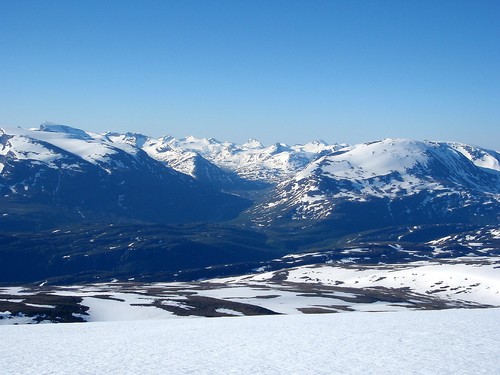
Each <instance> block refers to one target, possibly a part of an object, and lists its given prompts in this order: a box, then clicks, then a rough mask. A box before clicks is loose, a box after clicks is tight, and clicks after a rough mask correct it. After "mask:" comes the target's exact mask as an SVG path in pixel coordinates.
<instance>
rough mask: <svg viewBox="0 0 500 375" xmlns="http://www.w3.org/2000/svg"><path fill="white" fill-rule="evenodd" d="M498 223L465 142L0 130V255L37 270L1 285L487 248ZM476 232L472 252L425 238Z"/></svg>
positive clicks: (488, 178) (499, 167)
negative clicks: (324, 256) (308, 257)
mask: <svg viewBox="0 0 500 375" xmlns="http://www.w3.org/2000/svg"><path fill="white" fill-rule="evenodd" d="M216 222H218V224H216ZM103 224H105V226H103ZM166 224H168V225H177V226H178V227H165V226H164V225H166ZM499 224H500V154H499V153H498V152H496V151H492V150H487V149H483V148H480V147H475V146H471V145H465V144H459V143H451V142H432V141H413V140H405V139H384V140H379V141H374V142H369V143H363V144H357V145H351V146H348V145H341V144H331V145H330V144H327V143H325V142H323V141H314V142H311V143H307V144H302V145H286V144H282V143H276V144H274V145H271V146H264V145H262V144H261V143H260V142H258V141H256V140H250V141H248V142H246V143H244V144H235V143H231V142H220V141H217V140H215V139H206V138H203V139H199V138H194V137H186V138H174V137H172V136H165V137H161V138H158V139H156V138H152V137H148V136H145V135H141V134H137V133H126V134H119V133H111V132H107V133H99V134H98V133H93V132H88V131H84V130H81V129H75V128H73V127H70V126H67V125H57V124H48V123H46V124H42V125H41V126H40V127H39V128H38V129H21V128H2V129H0V228H1V230H2V231H1V232H0V257H1V256H5V257H7V258H8V259H9V262H10V263H5V264H13V263H12V262H14V263H15V264H17V265H18V266H19V267H22V264H23V262H25V259H29V263H30V264H31V265H32V266H33V269H37V270H38V271H37V272H38V273H33V272H32V273H27V274H24V273H22V272H21V273H20V272H19V271H18V270H17V268H15V267H11V266H8V267H7V268H5V269H4V270H3V272H4V275H9V277H8V278H9V280H12V281H14V280H16V281H21V280H25V281H27V280H30V281H32V280H36V279H37V278H38V277H40V278H42V277H46V278H50V277H57V278H64V280H67V276H68V275H70V276H71V275H73V274H72V272H84V273H85V274H87V273H89V272H90V274H92V275H93V276H92V277H94V276H96V274H97V273H100V274H102V276H103V277H104V275H106V277H108V276H109V275H112V274H113V272H115V273H116V272H120V274H123V275H127V277H130V275H133V274H134V272H145V273H148V272H149V273H151V272H153V273H154V272H160V271H162V272H163V271H165V270H168V272H170V273H169V274H168V275H166V274H165V273H163V274H162V275H163V276H162V277H167V278H169V279H175V278H176V277H177V276H175V274H176V272H177V273H178V272H181V271H182V272H185V271H186V272H187V271H189V272H188V274H190V275H192V276H191V277H193V278H194V277H203V276H200V275H203V274H204V273H205V274H206V273H207V271H206V270H205V271H199V270H204V268H203V267H212V266H215V265H223V264H225V263H230V264H233V265H234V264H240V266H234V267H236V268H234V267H233V265H231V267H229V269H231V270H234V269H237V268H238V267H240V269H246V270H247V269H248V267H250V266H249V265H250V264H253V263H255V262H258V261H263V260H266V259H267V260H270V259H273V258H274V257H276V256H282V255H284V254H287V253H291V252H299V251H318V250H320V251H330V253H329V254H330V255H331V257H330V258H329V259H339V256H340V255H342V254H343V252H345V251H347V252H349V251H351V250H350V249H352V248H356V246H358V248H359V249H361V248H362V249H367V250H366V251H365V250H363V251H364V252H365V253H366V252H371V253H373V254H377V255H376V256H374V257H372V256H368V258H367V257H366V256H365V255H362V256H361V255H360V256H359V257H357V258H356V259H358V260H357V261H359V262H361V261H362V260H363V259H364V258H367V259H379V260H380V259H382V258H381V257H382V256H387V257H390V258H391V259H392V260H394V261H399V260H402V259H407V260H408V259H413V258H414V257H425V258H426V259H432V258H434V257H446V256H463V255H467V254H469V253H474V254H476V255H477V256H480V255H481V256H485V255H486V256H487V255H490V254H493V253H494V251H495V249H494V248H491V246H490V245H488V244H496V243H497V239H496V237H494V235H493V234H492V233H496V232H495V231H496V230H497V229H498V226H499ZM179 225H183V226H179ZM75 226H76V228H80V229H75ZM111 226H113V229H112V230H111V229H109V230H104V229H102V228H111ZM85 228H89V229H85ZM95 228H99V229H95ZM485 228H486V229H485ZM35 230H39V232H34V231H35ZM19 233H24V234H23V235H22V236H21V235H19ZM56 233H57V234H56ZM91 233H94V234H91ZM474 233H481V236H482V237H481V238H482V240H481V246H475V247H469V246H468V245H467V246H465V245H462V242H460V241H458V240H456V241H455V240H453V241H451V240H450V241H448V240H447V241H445V242H446V246H441V245H443V244H438V243H435V244H431V243H430V241H438V240H440V239H442V238H446V237H448V238H449V239H453V238H458V239H462V238H468V237H470V236H475V234H474ZM60 234H64V235H60ZM82 236H83V237H82ZM89 236H90V237H89ZM84 237H85V238H86V239H85V238H84ZM87 237H88V238H87ZM2 241H3V242H2ZM40 241H41V242H42V243H43V244H44V245H42V246H41V247H40V246H38V243H39V242H40ZM89 241H90V242H89ZM443 241H444V240H443ZM469 242H470V241H469ZM68 244H71V248H69V247H68ZM44 246H46V247H50V249H51V250H50V252H46V251H45V250H44V249H45V247H44ZM495 246H496V245H495ZM444 247H446V249H445V250H442V251H441V250H440V251H438V250H436V249H437V248H444ZM410 248H411V249H413V253H411V252H410V250H409V249H410ZM19 249H22V251H19ZM391 249H392V250H391ZM394 249H396V251H393V250H394ZM397 249H400V250H397ZM405 249H406V250H408V252H405V251H406V250H405ZM403 250H405V251H403ZM492 251H493V253H492ZM139 253H140V254H141V255H140V256H139V255H138V254H139ZM2 254H3V255H2ZM182 254H184V255H185V254H190V256H189V257H185V256H183V255H182ZM360 254H361V253H360ZM373 254H371V255H373ZM412 254H413V255H412ZM450 254H451V255H450ZM330 255H329V256H330ZM358 255H359V254H358ZM47 257H48V258H47ZM61 257H63V258H61ZM7 258H6V259H7ZM47 259H49V260H48V263H47ZM61 259H64V260H61ZM74 260H75V261H74ZM76 260H79V261H76ZM225 260H228V262H225ZM243 263H244V264H245V265H241V264H243ZM16 267H17V266H16ZM40 267H41V268H40ZM162 267H163V268H162ZM23 272H24V271H23ZM228 272H229V271H227V272H226V271H223V272H221V273H220V274H221V275H224V274H228ZM19 275H24V276H23V277H20V276H19ZM215 276H217V274H216V275H215ZM71 277H73V276H71ZM71 277H70V278H71ZM186 278H187V277H186ZM0 281H1V280H0Z"/></svg>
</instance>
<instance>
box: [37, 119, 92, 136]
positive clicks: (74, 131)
mask: <svg viewBox="0 0 500 375" xmlns="http://www.w3.org/2000/svg"><path fill="white" fill-rule="evenodd" d="M39 131H43V132H50V133H64V134H68V135H70V136H72V137H74V138H79V139H92V137H91V136H90V135H89V134H88V133H87V132H85V131H84V130H82V129H78V128H74V127H72V126H69V125H63V124H56V123H53V122H44V123H42V124H40V128H39Z"/></svg>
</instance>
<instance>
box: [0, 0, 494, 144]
mask: <svg viewBox="0 0 500 375" xmlns="http://www.w3.org/2000/svg"><path fill="white" fill-rule="evenodd" d="M44 121H52V122H57V123H65V124H69V125H72V126H75V127H80V128H84V129H87V130H93V131H106V130H113V131H136V132H141V133H145V134H148V135H152V136H160V135H165V134H172V135H174V136H178V137H180V136H185V135H194V136H197V137H214V138H217V139H220V140H232V141H238V142H240V141H244V140H246V139H248V138H250V137H253V138H257V139H260V140H261V141H263V142H264V143H267V144H269V143H273V142H276V141H282V142H287V143H303V142H307V141H309V140H312V139H318V138H321V139H324V140H326V141H328V142H347V143H357V142H363V141H369V140H375V139H380V138H385V137H404V138H414V139H432V140H450V141H461V142H466V143H471V144H476V145H481V146H484V147H490V148H495V149H497V150H500V130H499V129H500V2H498V1H487V0H484V1H482V0H480V1H478V0H470V1H461V0H453V1H445V0H439V1H435V0H418V1H399V0H398V1H385V0H379V1H357V0H345V1H334V0H329V1H320V0H316V1H305V0H303V1H292V0H286V1H273V0H252V1H238V0H227V1H208V0H206V1H205V0H199V1H190V0H178V1H166V0H145V1H140V0H137V1H126V0H120V1H113V0H106V1H102V0H85V1H66V0H44V1H39V0H36V1H29V0H22V1H11V0H0V124H3V125H10V126H17V125H20V126H23V127H32V126H37V125H38V124H40V123H41V122H44Z"/></svg>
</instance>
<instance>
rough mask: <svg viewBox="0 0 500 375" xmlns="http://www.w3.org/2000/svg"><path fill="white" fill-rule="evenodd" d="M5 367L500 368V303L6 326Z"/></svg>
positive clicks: (100, 370) (233, 370)
mask: <svg viewBox="0 0 500 375" xmlns="http://www.w3.org/2000/svg"><path fill="white" fill-rule="evenodd" d="M0 337H2V340H0V350H1V351H2V356H0V369H1V373H2V374H34V373H37V374H67V373H69V372H70V373H72V374H139V373H140V374H159V373H170V374H498V373H499V370H500V349H499V346H498V342H499V341H500V310H499V309H478V310H442V311H414V312H398V313H352V314H323V315H289V316H263V317H234V318H203V319H176V320H161V321H154V320H150V321H134V322H106V323H84V324H80V323H75V324H47V325H37V326H2V327H0Z"/></svg>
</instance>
